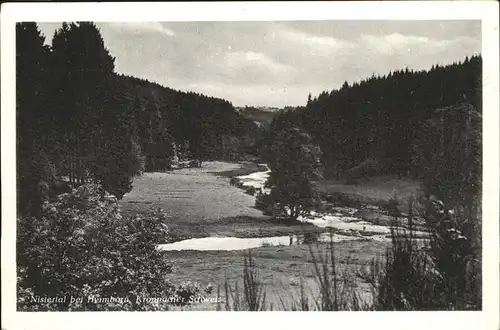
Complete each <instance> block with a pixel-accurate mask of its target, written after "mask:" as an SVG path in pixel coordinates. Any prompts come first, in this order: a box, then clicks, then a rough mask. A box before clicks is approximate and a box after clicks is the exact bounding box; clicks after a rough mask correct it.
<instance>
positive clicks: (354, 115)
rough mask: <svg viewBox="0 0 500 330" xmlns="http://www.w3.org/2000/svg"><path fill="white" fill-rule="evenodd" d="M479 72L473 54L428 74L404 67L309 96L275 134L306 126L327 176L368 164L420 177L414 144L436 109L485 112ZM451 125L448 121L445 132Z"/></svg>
mask: <svg viewBox="0 0 500 330" xmlns="http://www.w3.org/2000/svg"><path fill="white" fill-rule="evenodd" d="M481 72H482V61H481V57H480V56H472V57H471V58H466V59H465V60H464V61H463V62H460V63H454V64H452V65H447V66H439V65H437V66H433V67H432V68H431V69H430V70H428V71H412V70H408V69H405V70H398V71H394V72H391V73H389V74H387V75H384V76H382V77H380V76H372V77H370V78H368V79H365V80H362V81H360V82H356V83H353V84H348V83H347V82H345V83H344V84H343V86H342V87H341V88H339V89H335V90H332V91H331V92H328V91H324V92H322V93H321V94H319V95H318V96H316V97H312V96H310V97H309V99H308V102H307V105H306V106H305V107H299V108H296V109H295V110H293V111H283V112H282V113H281V115H280V116H278V117H277V118H276V119H275V122H274V123H273V124H272V131H274V132H275V133H271V135H276V134H278V133H277V132H279V131H280V128H282V127H286V126H289V125H295V126H300V127H302V128H304V129H305V130H306V131H307V132H309V133H310V134H311V136H312V137H313V139H314V141H315V143H316V144H318V145H319V146H320V147H321V150H322V151H323V159H322V160H323V163H324V164H325V165H326V166H327V168H328V169H330V170H331V171H330V172H331V173H328V172H327V173H325V174H326V175H328V174H340V173H346V171H347V170H349V169H351V168H352V167H354V166H356V165H358V164H360V163H362V162H364V161H366V160H373V162H375V163H377V170H378V171H379V172H380V173H383V172H385V173H398V174H411V175H413V174H415V175H417V173H414V172H413V169H415V168H414V167H412V156H413V154H412V145H413V143H414V141H415V139H416V138H417V135H418V133H419V132H420V131H421V129H422V126H423V125H424V124H425V123H426V121H427V120H429V119H431V118H432V117H433V115H434V114H435V112H436V110H437V109H440V108H444V107H448V106H453V105H456V104H463V103H466V104H470V105H471V106H472V109H475V111H476V112H478V113H479V114H480V113H481V112H482V102H481V95H482V88H481V81H482V73H481ZM447 118H448V117H447ZM449 125H451V124H449V123H447V122H444V123H443V127H444V129H445V130H447V129H448V126H449ZM479 129H480V128H479ZM271 139H272V138H271Z"/></svg>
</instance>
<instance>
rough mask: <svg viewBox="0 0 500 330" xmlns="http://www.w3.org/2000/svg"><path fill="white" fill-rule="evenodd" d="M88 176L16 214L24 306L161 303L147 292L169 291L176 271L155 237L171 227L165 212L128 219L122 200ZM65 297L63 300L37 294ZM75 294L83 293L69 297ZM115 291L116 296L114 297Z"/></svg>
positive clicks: (144, 307) (99, 306) (77, 307)
mask: <svg viewBox="0 0 500 330" xmlns="http://www.w3.org/2000/svg"><path fill="white" fill-rule="evenodd" d="M100 191H101V188H100V186H99V185H97V184H94V183H88V184H86V185H84V186H82V187H81V188H80V189H78V190H77V191H73V192H72V193H71V194H62V195H59V196H58V197H57V200H56V201H54V202H50V203H49V202H46V203H45V204H44V205H43V207H42V211H41V214H40V215H39V216H37V217H21V218H19V219H18V230H17V232H18V237H17V260H18V263H17V271H18V305H17V306H18V310H25V311H36V310H49V311H50V310H52V311H67V310H77V311H78V310H157V309H165V308H167V307H166V304H156V305H155V304H144V303H141V299H142V298H144V297H162V296H170V295H171V293H172V292H173V287H172V286H171V285H170V284H169V283H168V281H167V280H166V278H165V276H166V275H167V274H168V273H170V272H171V265H170V264H168V263H167V262H166V261H165V260H164V257H163V255H162V253H161V252H160V251H158V250H157V249H156V246H155V245H156V244H158V243H159V242H162V241H165V239H166V236H167V234H168V230H167V227H166V217H165V215H164V214H163V213H162V212H161V211H160V210H158V211H156V212H154V213H151V214H149V215H147V216H137V217H135V218H129V219H124V218H122V216H121V214H120V212H119V208H118V205H117V204H116V203H113V202H112V201H110V200H108V199H106V198H103V197H101V193H100ZM36 297H40V298H51V297H66V299H65V301H64V302H52V303H50V302H49V303H47V302H43V301H40V300H37V299H34V298H36ZM71 297H73V298H77V297H81V298H82V300H81V301H78V302H75V301H71V299H70V298H71ZM111 297H114V298H116V299H118V301H114V302H109V301H106V298H107V299H109V298H111Z"/></svg>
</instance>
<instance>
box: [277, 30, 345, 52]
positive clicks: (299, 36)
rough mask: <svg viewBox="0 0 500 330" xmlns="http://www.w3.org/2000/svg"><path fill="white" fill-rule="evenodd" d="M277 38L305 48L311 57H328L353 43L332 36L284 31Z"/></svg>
mask: <svg viewBox="0 0 500 330" xmlns="http://www.w3.org/2000/svg"><path fill="white" fill-rule="evenodd" d="M276 37H278V38H284V39H285V40H286V41H288V42H290V43H291V44H293V45H294V47H305V48H306V49H307V51H308V53H309V55H318V56H327V55H332V54H334V53H337V52H339V51H342V50H346V49H348V48H352V46H353V45H352V43H350V42H348V41H346V40H341V39H338V38H334V37H330V36H318V35H313V34H309V33H306V32H302V31H296V30H282V31H280V32H279V33H277V35H276Z"/></svg>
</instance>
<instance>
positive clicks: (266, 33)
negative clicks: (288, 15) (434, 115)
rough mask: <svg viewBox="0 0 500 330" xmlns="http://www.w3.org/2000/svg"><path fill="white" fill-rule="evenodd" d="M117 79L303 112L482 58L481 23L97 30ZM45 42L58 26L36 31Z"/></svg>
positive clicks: (130, 25)
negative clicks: (367, 83) (393, 74)
mask: <svg viewBox="0 0 500 330" xmlns="http://www.w3.org/2000/svg"><path fill="white" fill-rule="evenodd" d="M96 24H97V26H98V27H99V28H100V30H101V34H102V36H103V39H104V43H105V45H106V47H107V48H108V49H109V50H110V52H111V54H112V55H113V56H115V57H116V60H115V70H116V71H117V72H118V73H123V74H127V75H132V76H136V77H140V78H145V79H148V80H150V81H154V82H157V83H159V84H161V85H163V86H166V87H170V88H174V89H177V90H183V91H194V92H198V93H203V94H205V95H209V96H215V97H221V98H224V99H226V100H228V101H230V102H232V103H233V105H234V106H245V105H248V106H269V107H284V106H299V105H305V103H306V101H307V95H308V94H309V93H311V94H312V95H313V96H314V95H318V94H319V93H320V92H322V91H325V90H327V91H331V90H332V89H337V88H339V87H340V86H341V85H342V84H343V83H344V81H347V82H348V83H353V82H356V81H360V80H362V79H364V78H367V77H370V76H372V75H373V74H375V75H379V74H380V75H384V74H386V73H389V72H390V71H393V70H398V69H404V68H406V67H408V68H409V69H415V70H420V69H429V68H431V67H432V65H434V64H450V63H453V62H455V61H462V60H464V59H465V57H466V56H471V55H473V54H480V53H481V22H480V21H352V20H336V21H281V22H273V21H265V22H105V23H96ZM38 25H39V27H40V30H41V31H42V33H43V34H44V35H45V36H46V37H47V38H46V43H49V44H50V42H51V39H52V36H53V33H54V30H55V29H56V28H59V27H60V26H61V23H39V24H38Z"/></svg>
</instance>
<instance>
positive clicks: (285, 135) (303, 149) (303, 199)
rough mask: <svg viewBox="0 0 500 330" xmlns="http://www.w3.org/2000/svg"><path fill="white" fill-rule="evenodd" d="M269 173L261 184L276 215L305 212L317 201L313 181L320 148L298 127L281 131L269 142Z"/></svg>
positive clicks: (294, 215)
mask: <svg viewBox="0 0 500 330" xmlns="http://www.w3.org/2000/svg"><path fill="white" fill-rule="evenodd" d="M272 150H273V157H272V159H270V162H269V168H270V169H271V173H270V175H269V178H268V180H267V181H266V184H265V187H266V188H270V189H271V193H270V198H271V199H272V202H273V205H274V206H275V208H276V210H278V211H279V214H278V215H279V216H282V215H285V216H287V217H288V218H289V219H290V220H296V219H297V218H298V217H299V216H302V215H306V214H307V213H308V212H309V211H310V210H311V209H312V208H313V207H314V205H315V204H316V202H317V201H318V196H317V193H316V190H315V186H314V184H315V182H317V181H318V180H319V179H320V178H321V168H320V165H321V164H320V154H321V152H320V150H319V148H318V147H317V146H315V145H314V144H313V143H312V140H311V137H310V136H309V135H308V134H307V133H304V132H303V131H301V130H299V129H298V128H289V129H287V130H284V131H282V132H281V133H280V134H279V135H278V136H277V137H276V139H275V140H274V143H273V145H272Z"/></svg>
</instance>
